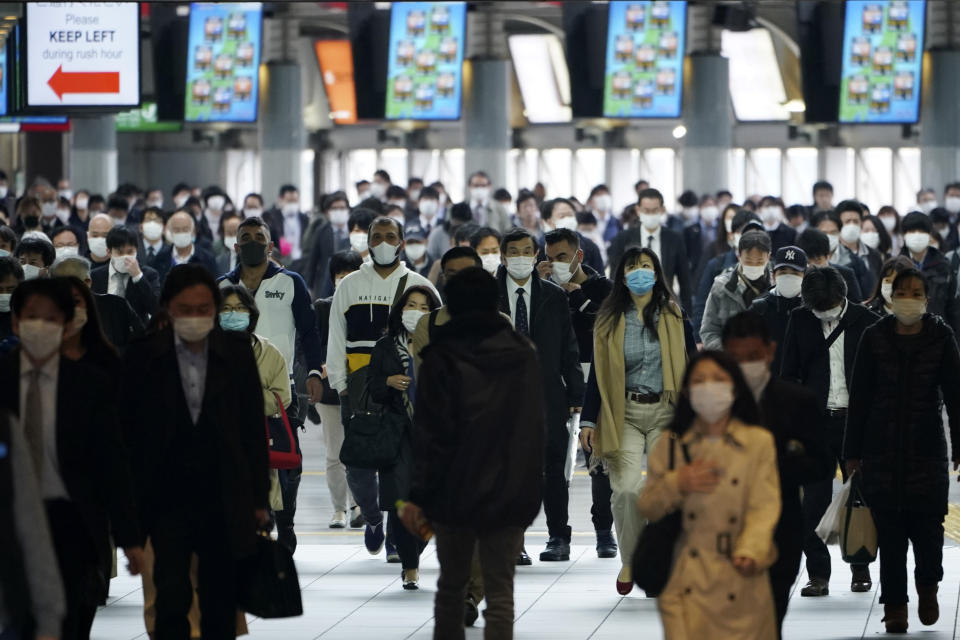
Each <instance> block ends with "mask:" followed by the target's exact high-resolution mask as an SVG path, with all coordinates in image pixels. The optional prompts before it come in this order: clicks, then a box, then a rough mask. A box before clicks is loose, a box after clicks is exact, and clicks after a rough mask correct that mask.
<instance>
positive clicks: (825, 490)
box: [803, 415, 869, 580]
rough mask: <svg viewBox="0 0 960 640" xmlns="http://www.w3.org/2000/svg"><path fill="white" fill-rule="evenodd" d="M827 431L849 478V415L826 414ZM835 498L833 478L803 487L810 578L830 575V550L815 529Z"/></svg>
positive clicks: (804, 547) (860, 567)
mask: <svg viewBox="0 0 960 640" xmlns="http://www.w3.org/2000/svg"><path fill="white" fill-rule="evenodd" d="M823 420H824V424H825V427H826V429H825V431H826V433H827V437H828V439H829V445H830V450H831V451H832V452H833V455H834V457H836V459H837V463H838V464H839V465H840V471H841V473H842V474H843V480H844V482H846V480H847V471H846V469H844V466H843V430H844V428H845V426H846V422H847V417H846V415H840V416H828V415H824V417H823ZM831 500H833V478H832V477H831V478H830V479H828V480H823V481H821V482H814V483H813V484H808V485H804V487H803V531H804V537H803V552H804V554H806V556H807V574H808V575H809V576H810V578H822V579H824V580H829V579H830V551H829V550H828V549H827V545H825V544H824V543H823V540H821V539H820V536H818V535H817V533H816V531H815V529H816V528H817V525H818V524H820V520H821V518H823V514H825V513H826V512H827V508H828V507H829V506H830V501H831ZM868 566H869V565H865V564H864V565H856V564H851V565H850V569H851V571H857V570H859V569H867V568H868Z"/></svg>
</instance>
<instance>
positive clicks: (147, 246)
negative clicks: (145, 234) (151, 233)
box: [143, 238, 163, 258]
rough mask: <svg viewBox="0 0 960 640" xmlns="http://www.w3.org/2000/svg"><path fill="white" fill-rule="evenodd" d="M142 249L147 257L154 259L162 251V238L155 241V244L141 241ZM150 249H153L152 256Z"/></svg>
mask: <svg viewBox="0 0 960 640" xmlns="http://www.w3.org/2000/svg"><path fill="white" fill-rule="evenodd" d="M143 248H144V249H146V250H147V256H148V257H151V258H153V257H156V255H157V254H158V253H160V252H161V251H163V238H161V239H160V240H157V241H156V242H150V241H149V240H144V241H143ZM150 249H153V256H151V255H150Z"/></svg>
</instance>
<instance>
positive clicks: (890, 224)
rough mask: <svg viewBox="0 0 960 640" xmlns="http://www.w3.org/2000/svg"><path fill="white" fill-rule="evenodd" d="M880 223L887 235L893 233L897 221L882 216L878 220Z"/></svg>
mask: <svg viewBox="0 0 960 640" xmlns="http://www.w3.org/2000/svg"><path fill="white" fill-rule="evenodd" d="M880 222H882V223H883V226H885V227H886V228H887V233H893V230H894V229H896V228H897V219H896V217H894V216H883V217H882V218H880Z"/></svg>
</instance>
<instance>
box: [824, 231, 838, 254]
mask: <svg viewBox="0 0 960 640" xmlns="http://www.w3.org/2000/svg"><path fill="white" fill-rule="evenodd" d="M827 240H828V241H829V242H830V253H833V252H834V251H836V250H837V247H839V246H840V234H839V233H828V234H827Z"/></svg>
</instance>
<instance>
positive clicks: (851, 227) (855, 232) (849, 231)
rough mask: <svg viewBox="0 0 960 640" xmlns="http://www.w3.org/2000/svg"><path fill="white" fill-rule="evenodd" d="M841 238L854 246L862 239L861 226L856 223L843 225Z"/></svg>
mask: <svg viewBox="0 0 960 640" xmlns="http://www.w3.org/2000/svg"><path fill="white" fill-rule="evenodd" d="M840 238H841V239H842V240H843V241H844V242H848V243H850V244H853V243H854V242H856V241H857V240H859V239H860V225H859V224H858V223H856V222H854V223H850V224H845V225H843V228H842V229H840Z"/></svg>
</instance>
